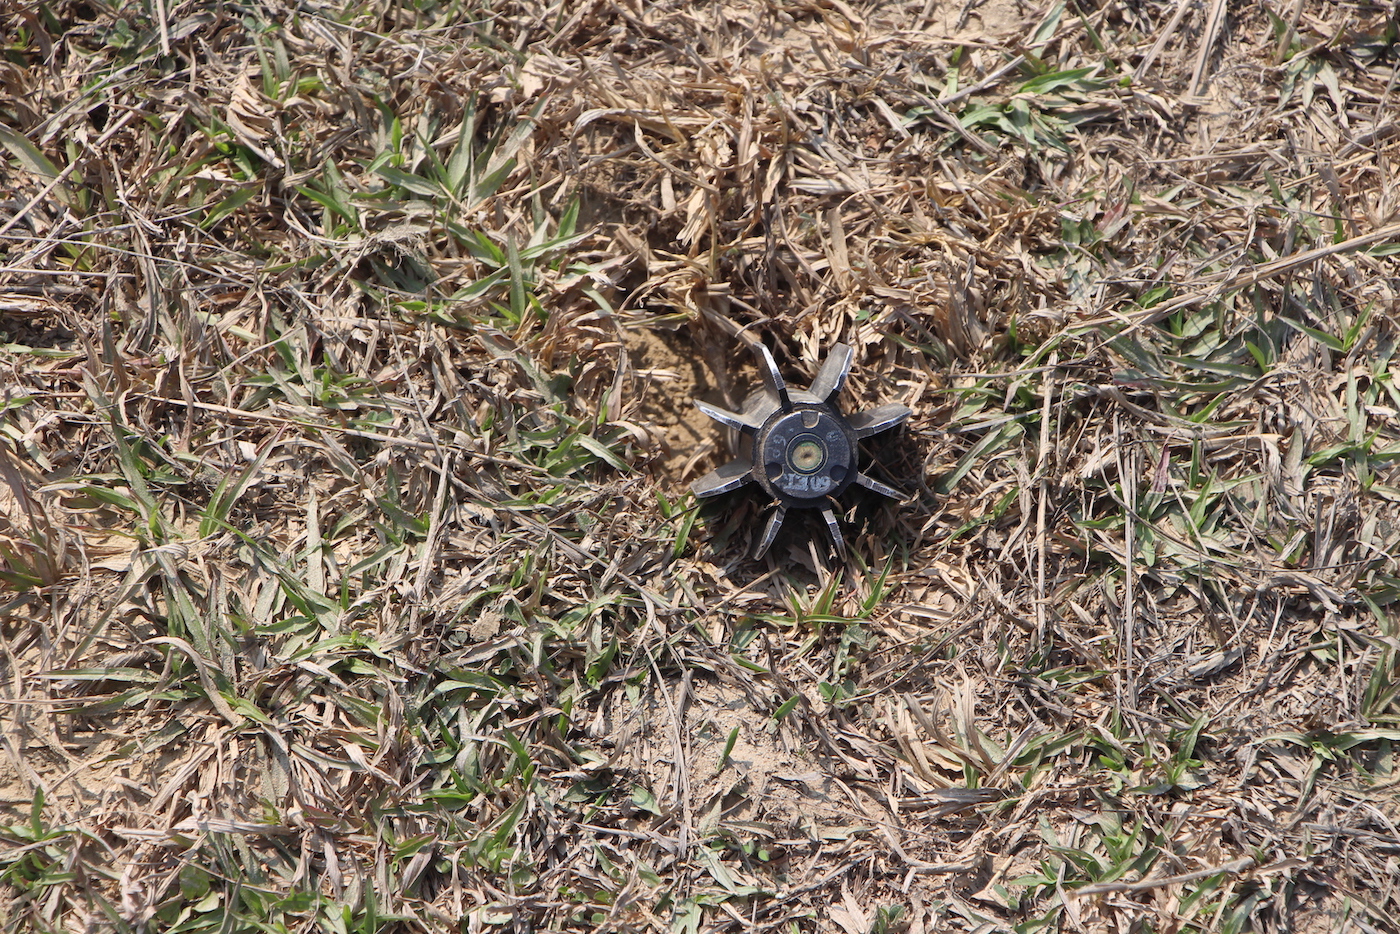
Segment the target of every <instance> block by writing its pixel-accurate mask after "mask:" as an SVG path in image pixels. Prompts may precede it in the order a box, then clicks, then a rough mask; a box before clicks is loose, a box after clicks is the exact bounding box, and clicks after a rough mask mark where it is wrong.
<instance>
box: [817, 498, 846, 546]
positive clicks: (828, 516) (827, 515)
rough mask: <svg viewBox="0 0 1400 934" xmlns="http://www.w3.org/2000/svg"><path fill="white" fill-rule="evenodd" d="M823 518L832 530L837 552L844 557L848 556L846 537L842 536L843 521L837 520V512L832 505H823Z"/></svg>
mask: <svg viewBox="0 0 1400 934" xmlns="http://www.w3.org/2000/svg"><path fill="white" fill-rule="evenodd" d="M822 518H823V519H825V520H826V527H827V529H829V530H830V531H831V541H832V544H834V545H835V546H836V553H837V554H838V555H840V556H841V557H842V558H844V557H846V539H844V538H843V537H842V536H841V523H840V522H838V521H837V520H836V513H834V512H832V511H831V507H830V506H823V507H822Z"/></svg>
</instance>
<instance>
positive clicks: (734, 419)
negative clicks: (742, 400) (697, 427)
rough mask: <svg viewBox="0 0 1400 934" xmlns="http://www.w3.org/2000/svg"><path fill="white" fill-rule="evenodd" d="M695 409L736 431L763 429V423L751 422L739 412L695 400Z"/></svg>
mask: <svg viewBox="0 0 1400 934" xmlns="http://www.w3.org/2000/svg"><path fill="white" fill-rule="evenodd" d="M695 407H696V408H697V409H699V410H700V411H702V412H704V413H705V414H706V415H708V416H710V418H713V419H714V420H715V421H717V422H719V423H720V424H721V425H724V426H726V427H728V428H733V429H735V430H736V431H758V429H760V428H762V427H763V425H762V423H761V422H753V421H750V420H749V418H748V417H747V416H745V415H743V414H741V413H739V412H731V411H729V410H728V409H722V408H720V407H719V406H717V405H710V404H709V403H708V402H701V401H700V400H699V399H696V400H695Z"/></svg>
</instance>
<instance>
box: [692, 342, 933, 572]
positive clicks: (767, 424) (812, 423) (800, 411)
mask: <svg viewBox="0 0 1400 934" xmlns="http://www.w3.org/2000/svg"><path fill="white" fill-rule="evenodd" d="M754 352H755V354H757V356H758V361H759V368H760V369H761V370H762V371H763V373H764V375H765V385H764V387H763V388H762V389H760V390H758V391H757V392H754V393H753V394H752V395H750V396H749V397H748V399H746V400H745V402H744V406H743V410H742V411H740V412H730V411H726V410H725V409H721V408H718V407H717V406H713V405H710V404H709V403H706V402H701V401H700V400H699V399H697V400H695V404H696V406H698V407H699V409H700V411H702V412H704V413H705V414H706V415H708V416H709V417H710V418H713V419H714V420H715V421H717V422H719V423H720V424H721V425H724V426H726V427H727V428H730V429H731V439H732V440H733V441H734V442H736V443H735V444H734V447H735V451H736V455H737V456H736V457H735V459H734V460H732V461H730V462H729V463H727V464H724V465H723V466H721V467H720V468H719V469H717V470H714V471H711V472H710V473H709V474H706V475H705V476H704V477H701V478H700V479H699V480H696V481H695V482H694V483H693V484H691V487H690V488H691V490H692V491H693V492H694V493H695V495H696V496H702V497H703V496H718V495H719V494H721V493H727V492H729V491H730V490H737V489H738V488H739V487H741V486H744V485H745V484H748V483H757V484H758V485H759V486H760V487H762V488H763V491H764V492H765V493H767V494H768V495H770V496H771V497H772V498H773V501H774V510H773V514H772V516H770V517H769V519H768V524H767V525H766V526H765V527H764V529H763V536H762V538H760V539H759V543H758V548H757V549H756V550H755V553H754V557H756V558H761V557H763V555H764V554H765V553H766V552H767V551H768V548H769V547H770V546H771V545H772V544H773V540H774V539H775V538H777V537H778V529H779V528H781V527H782V524H783V519H784V517H786V515H787V511H788V510H789V509H820V510H821V511H822V517H823V518H824V519H826V527H827V528H828V529H830V530H831V538H832V540H833V541H834V542H835V545H836V551H837V553H838V554H841V555H845V553H846V543H845V540H844V539H843V538H842V537H841V526H840V525H839V524H838V522H837V520H836V513H835V512H834V511H833V509H832V506H833V505H834V503H835V498H836V497H837V496H840V495H841V493H842V492H843V491H845V490H846V488H847V487H849V486H850V485H851V484H853V483H854V484H859V485H860V486H863V487H865V488H866V489H869V490H874V491H875V492H876V493H881V494H883V495H885V496H889V497H893V498H894V499H899V498H900V496H901V494H900V493H899V491H897V490H895V489H893V488H892V487H888V486H886V485H885V484H883V483H881V482H880V481H878V480H876V479H874V478H872V477H868V476H866V475H865V474H863V473H861V472H860V469H859V465H858V464H857V458H858V457H859V453H860V451H859V447H858V446H859V443H860V441H861V440H862V439H864V438H868V437H870V436H871V435H874V434H877V433H879V432H882V431H884V430H886V429H888V428H893V427H894V426H895V425H898V424H899V423H900V422H902V421H904V420H905V419H906V418H908V417H909V416H910V415H911V414H912V413H911V411H910V409H909V407H908V406H904V405H900V404H898V403H890V404H888V405H882V406H879V407H878V408H874V409H871V410H870V411H868V412H856V413H854V414H851V415H845V414H843V413H842V412H841V409H840V407H839V406H838V405H837V402H836V397H837V396H839V395H840V394H841V389H842V388H843V387H844V386H845V385H846V377H847V376H848V375H849V374H850V372H851V360H852V359H853V358H854V356H855V353H854V351H852V350H851V348H850V347H848V346H847V345H845V344H836V345H835V346H833V347H832V348H831V352H830V353H829V354H828V355H827V358H826V359H825V360H824V361H822V365H821V368H820V369H819V370H818V371H817V378H816V379H815V380H814V381H813V382H812V385H811V388H809V389H807V390H805V391H804V390H800V389H789V388H788V386H787V384H786V383H785V382H784V381H783V375H782V374H781V373H779V372H778V366H777V364H776V363H774V362H773V355H772V354H771V353H769V351H768V348H767V347H765V346H763V344H761V343H759V342H757V341H755V342H754Z"/></svg>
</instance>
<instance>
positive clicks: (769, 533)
mask: <svg viewBox="0 0 1400 934" xmlns="http://www.w3.org/2000/svg"><path fill="white" fill-rule="evenodd" d="M786 515H787V507H786V506H779V507H778V508H777V509H775V510H773V515H771V516H769V517H768V524H767V525H766V526H764V527H763V538H761V539H759V542H758V548H756V549H754V553H753V556H754V558H762V557H763V556H764V555H766V554H767V553H768V549H769V548H770V547H771V546H772V544H773V539H775V538H777V537H778V529H780V528H782V527H783V518H784V517H785V516H786Z"/></svg>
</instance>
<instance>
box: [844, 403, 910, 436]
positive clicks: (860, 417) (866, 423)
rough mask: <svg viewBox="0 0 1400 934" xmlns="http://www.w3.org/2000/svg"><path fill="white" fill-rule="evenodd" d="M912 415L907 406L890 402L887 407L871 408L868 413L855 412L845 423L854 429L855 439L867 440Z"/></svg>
mask: <svg viewBox="0 0 1400 934" xmlns="http://www.w3.org/2000/svg"><path fill="white" fill-rule="evenodd" d="M913 414H914V413H913V412H912V411H911V410H910V409H909V406H907V405H900V404H899V403H898V402H891V403H889V404H888V405H882V406H879V407H877V408H873V409H871V410H870V411H869V412H857V413H855V414H854V415H852V416H850V418H848V419H847V421H848V422H850V425H851V427H852V428H854V429H855V432H856V437H857V438H868V437H870V436H871V435H874V434H879V433H880V432H882V431H884V430H885V429H886V428H893V427H894V426H895V425H898V424H899V423H900V422H902V421H904V420H905V419H906V418H908V417H909V416H910V415H913Z"/></svg>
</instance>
